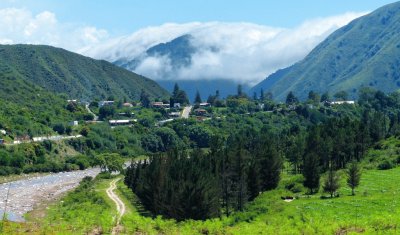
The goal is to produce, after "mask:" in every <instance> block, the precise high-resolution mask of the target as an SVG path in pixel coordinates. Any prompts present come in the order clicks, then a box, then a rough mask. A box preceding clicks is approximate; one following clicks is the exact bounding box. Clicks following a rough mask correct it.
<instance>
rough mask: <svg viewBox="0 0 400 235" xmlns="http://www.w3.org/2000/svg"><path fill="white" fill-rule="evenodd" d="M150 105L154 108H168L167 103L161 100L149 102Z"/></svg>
mask: <svg viewBox="0 0 400 235" xmlns="http://www.w3.org/2000/svg"><path fill="white" fill-rule="evenodd" d="M151 106H152V107H154V108H169V107H170V105H169V104H164V103H163V102H153V103H151Z"/></svg>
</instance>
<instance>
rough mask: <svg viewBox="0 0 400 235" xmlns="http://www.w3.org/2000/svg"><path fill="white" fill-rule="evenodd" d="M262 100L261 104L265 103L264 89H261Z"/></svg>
mask: <svg viewBox="0 0 400 235" xmlns="http://www.w3.org/2000/svg"><path fill="white" fill-rule="evenodd" d="M260 100H261V102H263V101H264V100H265V96H264V89H262V88H261V91H260Z"/></svg>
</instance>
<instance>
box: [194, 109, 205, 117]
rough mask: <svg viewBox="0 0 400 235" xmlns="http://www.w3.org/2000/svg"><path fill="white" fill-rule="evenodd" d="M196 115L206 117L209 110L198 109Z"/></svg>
mask: <svg viewBox="0 0 400 235" xmlns="http://www.w3.org/2000/svg"><path fill="white" fill-rule="evenodd" d="M194 113H195V114H196V115H197V116H205V115H206V114H207V110H205V109H196V110H194Z"/></svg>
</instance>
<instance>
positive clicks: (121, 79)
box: [0, 45, 168, 101]
mask: <svg viewBox="0 0 400 235" xmlns="http://www.w3.org/2000/svg"><path fill="white" fill-rule="evenodd" d="M71 68H73V70H71ZM4 74H8V75H7V76H8V77H10V78H12V79H13V80H17V81H20V82H21V83H28V84H35V85H37V86H40V87H41V88H43V89H45V90H47V91H50V92H56V93H64V94H66V95H67V96H68V97H69V99H83V100H87V101H88V100H94V99H95V98H98V99H107V98H108V97H121V98H122V97H126V98H128V99H132V100H138V99H139V96H140V91H141V90H142V89H143V90H145V91H146V92H147V93H148V94H149V95H150V96H151V97H152V98H157V97H167V96H168V93H167V91H165V90H164V89H162V88H161V87H160V86H158V84H157V83H155V82H154V81H152V80H150V79H148V78H145V77H142V76H139V75H137V74H134V73H132V72H129V71H128V70H125V69H122V68H119V67H117V66H115V65H113V64H111V63H108V62H106V61H98V60H94V59H90V58H88V57H84V56H81V55H78V54H75V53H72V52H68V51H66V50H63V49H59V48H54V47H50V46H35V45H1V46H0V77H1V80H3V77H4Z"/></svg>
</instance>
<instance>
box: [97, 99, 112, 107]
mask: <svg viewBox="0 0 400 235" xmlns="http://www.w3.org/2000/svg"><path fill="white" fill-rule="evenodd" d="M113 104H114V101H112V100H103V101H100V102H99V107H103V106H111V105H113Z"/></svg>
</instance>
